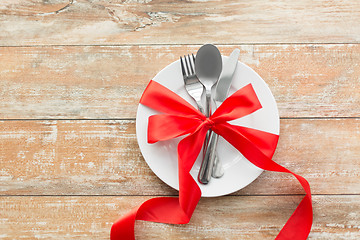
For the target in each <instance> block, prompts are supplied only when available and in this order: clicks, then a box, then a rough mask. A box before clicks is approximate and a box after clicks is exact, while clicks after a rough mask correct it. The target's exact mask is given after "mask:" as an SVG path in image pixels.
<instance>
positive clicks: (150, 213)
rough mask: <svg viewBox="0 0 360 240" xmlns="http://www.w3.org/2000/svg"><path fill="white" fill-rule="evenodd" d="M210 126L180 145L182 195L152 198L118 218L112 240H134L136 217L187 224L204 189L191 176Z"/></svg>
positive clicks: (184, 140)
mask: <svg viewBox="0 0 360 240" xmlns="http://www.w3.org/2000/svg"><path fill="white" fill-rule="evenodd" d="M206 131H207V129H206V128H199V129H198V130H197V131H195V132H194V133H193V134H190V135H189V136H187V137H185V138H184V139H183V140H181V141H180V143H179V145H178V161H179V162H178V165H179V198H177V197H159V198H152V199H149V200H147V201H146V202H144V203H143V204H141V205H140V206H138V207H136V208H134V209H133V210H132V211H130V212H129V213H128V214H126V215H124V216H122V217H121V218H120V219H119V220H117V221H116V222H115V223H114V224H113V226H112V228H111V232H110V239H111V240H134V239H135V234H134V226H135V220H144V221H152V222H161V223H170V224H186V223H188V222H189V221H190V219H191V216H192V214H193V212H194V210H195V208H196V205H197V203H198V202H199V200H200V198H201V190H200V188H199V186H198V185H197V184H196V182H195V180H194V179H193V178H192V176H191V175H190V170H191V168H192V166H193V165H194V163H195V161H196V158H197V156H198V155H199V153H200V151H201V148H202V144H203V142H204V139H205V135H206Z"/></svg>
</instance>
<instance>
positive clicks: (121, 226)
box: [110, 81, 313, 240]
mask: <svg viewBox="0 0 360 240" xmlns="http://www.w3.org/2000/svg"><path fill="white" fill-rule="evenodd" d="M140 103H141V104H143V105H145V106H148V107H150V108H152V109H155V110H157V111H160V112H162V113H164V114H160V115H153V116H150V117H149V123H148V142H149V143H155V142H157V141H166V140H169V139H172V138H176V137H179V136H183V135H187V136H186V137H185V138H183V139H182V140H181V141H180V142H179V144H178V167H179V197H178V198H177V197H158V198H153V199H150V200H148V201H146V202H144V203H143V204H141V205H140V206H138V207H136V208H135V209H133V210H132V211H131V212H129V213H128V214H126V215H124V216H123V217H121V218H120V219H119V220H117V221H116V222H115V223H114V224H113V226H112V228H111V233H110V239H111V240H120V239H121V240H134V239H135V236H134V224H135V220H145V221H152V222H161V223H170V224H186V223H188V222H189V221H190V218H191V216H192V214H193V212H194V210H195V207H196V205H197V203H198V202H199V200H200V197H201V191H200V188H199V186H198V185H197V184H196V182H195V180H194V179H193V178H192V176H191V175H190V173H189V172H190V169H191V168H192V166H193V164H194V162H195V160H196V158H197V156H198V155H199V153H200V151H201V148H202V144H203V142H204V140H205V135H206V132H207V131H208V130H209V129H212V130H213V131H214V132H216V133H217V134H219V135H221V136H222V137H223V138H224V139H225V140H226V141H228V142H229V143H230V144H231V145H233V146H234V147H235V148H236V149H237V150H239V151H240V152H241V153H242V154H243V155H244V157H246V158H247V159H248V160H249V161H250V162H251V163H253V164H254V165H256V166H257V167H259V168H262V169H264V170H267V171H274V172H286V173H291V174H292V175H294V176H295V177H296V179H297V180H298V181H299V182H300V184H301V186H302V187H303V188H304V190H305V192H306V195H305V197H304V198H303V200H302V201H301V202H300V204H299V205H298V207H297V208H296V210H295V211H294V213H293V214H292V215H291V217H290V218H289V220H288V221H287V223H286V224H285V226H284V227H283V228H282V229H281V231H280V233H279V234H278V236H277V237H276V239H277V240H290V239H291V240H304V239H306V238H307V237H308V235H309V233H310V229H311V225H312V221H313V212H312V202H311V192H310V185H309V183H308V182H307V181H306V179H305V178H303V177H301V176H299V175H297V174H295V173H293V172H291V171H290V170H288V169H286V168H284V167H283V166H281V165H279V164H277V163H275V162H274V161H272V160H271V157H272V155H273V153H274V151H275V147H276V144H277V141H278V137H279V136H278V135H275V134H271V133H267V132H263V131H260V130H255V129H251V128H246V127H241V126H234V125H231V124H229V123H228V121H231V120H234V119H238V118H241V117H244V116H246V115H249V114H251V113H253V112H255V111H257V110H259V109H260V108H261V107H262V106H261V104H260V102H259V100H258V98H257V96H256V94H255V91H254V89H253V87H252V85H251V84H249V85H247V86H245V87H243V88H241V89H240V90H238V91H237V92H235V93H234V94H233V95H231V96H230V97H228V98H227V99H226V100H225V101H224V102H223V104H221V105H220V107H219V108H218V109H217V110H216V111H215V112H214V114H213V115H212V116H211V117H210V118H206V117H205V116H204V115H203V114H202V113H200V112H199V111H198V110H197V109H195V108H194V107H193V106H191V105H190V104H189V103H188V102H187V101H185V100H184V99H182V98H181V97H179V96H178V95H177V94H175V93H174V92H172V91H170V90H169V89H167V88H166V87H164V86H162V85H161V84H159V83H157V82H155V81H150V83H149V85H148V86H147V88H146V90H145V91H144V94H143V96H142V98H141V99H140Z"/></svg>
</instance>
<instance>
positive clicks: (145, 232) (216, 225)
mask: <svg viewBox="0 0 360 240" xmlns="http://www.w3.org/2000/svg"><path fill="white" fill-rule="evenodd" d="M301 198H302V197H301V196H256V197H254V196H242V197H239V196H236V197H235V196H232V197H230V196H228V197H221V198H211V199H209V198H207V199H201V200H200V202H199V205H198V207H197V209H196V210H195V213H194V215H193V218H192V219H191V221H190V223H189V224H186V225H168V224H160V223H149V222H142V221H138V222H137V223H136V226H135V229H136V231H135V233H136V239H138V240H143V239H180V240H185V239H228V240H230V239H231V240H232V239H234V240H235V239H274V238H275V236H276V235H277V233H278V232H279V231H280V229H281V227H282V226H283V224H284V223H285V222H286V220H287V218H288V217H290V215H291V213H292V212H293V211H294V209H295V208H296V206H297V204H298V203H299V202H300V201H301ZM146 199H148V197H136V196H133V197H130V196H127V197H94V196H93V197H76V196H72V197H0V209H2V211H1V212H0V216H1V218H0V222H1V224H0V232H1V233H0V236H1V238H2V239H4V240H10V239H109V231H110V228H111V225H112V223H113V222H114V221H115V220H116V219H117V218H118V217H119V216H120V215H122V214H125V213H126V212H128V211H129V210H130V209H132V208H133V207H135V206H137V205H138V204H140V203H141V202H143V201H145V200H146ZM359 201H360V197H359V196H314V197H313V203H314V225H313V229H312V232H311V233H310V236H309V239H316V240H342V239H343V240H348V239H359V238H360V231H359V228H360V226H359V222H360V217H359V216H360V207H359V204H358V202H359Z"/></svg>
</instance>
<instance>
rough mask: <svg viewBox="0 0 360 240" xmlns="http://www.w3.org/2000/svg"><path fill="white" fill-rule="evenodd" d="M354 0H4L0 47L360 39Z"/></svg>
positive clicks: (0, 25) (0, 13) (358, 17)
mask: <svg viewBox="0 0 360 240" xmlns="http://www.w3.org/2000/svg"><path fill="white" fill-rule="evenodd" d="M359 7H360V3H359V1H357V0H347V1H328V0H316V1H313V0H303V1H293V0H277V1H267V0H257V1H237V0H226V1H219V0H201V1H200V0H194V1H185V2H184V1H180V0H176V1H171V0H126V1H124V0H116V1H103V0H96V1H86V0H51V1H40V0H26V1H13V0H2V3H1V7H0V29H1V31H0V45H2V46H23V45H49V44H51V45H59V44H60V45H69V44H70V45H78V44H80V45H83V44H86V45H89V44H100V45H103V44H144V43H146V44H195V43H196V44H203V43H204V42H212V43H217V44H223V43H231V44H232V43H279V42H280V43H303V42H307V43H308V42H320V43H338V42H342V43H344V42H346V43H358V42H359V41H360V37H359V36H360V27H359V24H358V23H359V22H360V13H359Z"/></svg>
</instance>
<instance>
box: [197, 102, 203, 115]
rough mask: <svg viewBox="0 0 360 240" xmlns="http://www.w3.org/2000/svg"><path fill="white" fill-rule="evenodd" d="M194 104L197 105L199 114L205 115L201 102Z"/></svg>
mask: <svg viewBox="0 0 360 240" xmlns="http://www.w3.org/2000/svg"><path fill="white" fill-rule="evenodd" d="M196 104H197V107H198V109H199V111H200V112H201V113H203V114H205V109H204V107H203V105H202V102H201V101H196Z"/></svg>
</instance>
